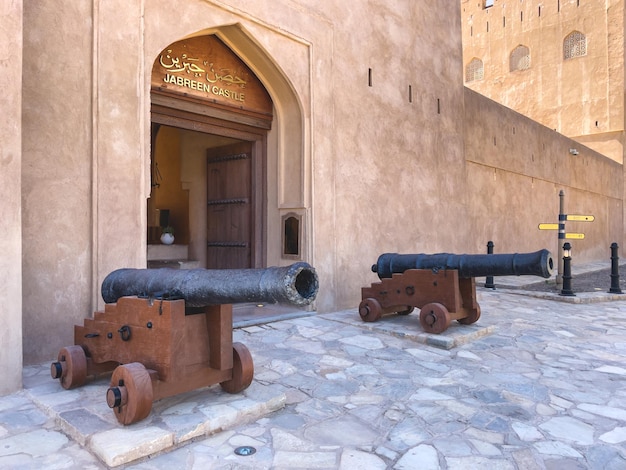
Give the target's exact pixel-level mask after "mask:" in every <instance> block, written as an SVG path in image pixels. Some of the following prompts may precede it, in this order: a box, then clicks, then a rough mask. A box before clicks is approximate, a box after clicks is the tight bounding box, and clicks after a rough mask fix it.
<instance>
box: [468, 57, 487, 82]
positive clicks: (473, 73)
mask: <svg viewBox="0 0 626 470" xmlns="http://www.w3.org/2000/svg"><path fill="white" fill-rule="evenodd" d="M484 74H485V70H484V68H483V61H482V60H480V59H477V58H473V59H472V60H471V61H470V63H469V64H467V67H466V68H465V81H466V82H473V81H475V80H482V79H483V78H484Z"/></svg>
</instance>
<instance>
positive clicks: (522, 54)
mask: <svg viewBox="0 0 626 470" xmlns="http://www.w3.org/2000/svg"><path fill="white" fill-rule="evenodd" d="M529 68H530V49H528V47H526V46H523V45H521V44H520V45H519V46H517V47H516V48H515V49H513V52H511V56H510V57H509V70H510V71H511V72H514V71H516V70H526V69H529Z"/></svg>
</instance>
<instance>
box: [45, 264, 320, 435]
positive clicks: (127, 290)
mask: <svg viewBox="0 0 626 470" xmlns="http://www.w3.org/2000/svg"><path fill="white" fill-rule="evenodd" d="M171 271H175V272H171ZM193 271H194V272H193V273H190V272H189V271H188V272H184V271H177V270H168V269H145V270H118V271H114V272H113V273H111V274H110V275H109V276H107V279H105V282H104V283H103V287H102V290H103V297H104V299H105V302H107V303H106V305H105V307H104V311H99V312H95V313H94V316H93V318H87V319H85V320H84V324H83V325H82V326H79V325H76V326H75V327H74V345H73V346H68V347H65V348H62V349H61V350H60V351H59V354H58V358H57V361H56V362H53V363H52V365H51V367H50V374H51V376H52V378H54V379H59V382H60V383H61V386H62V387H63V388H65V389H72V388H75V387H80V386H81V385H84V384H85V383H86V382H87V380H88V378H89V377H92V376H97V375H99V374H104V373H111V372H112V375H111V381H110V386H109V388H108V390H107V392H106V402H107V404H108V405H109V407H110V408H111V409H113V411H114V414H115V417H116V418H117V420H118V422H120V423H121V424H124V425H127V424H132V423H135V422H137V421H140V420H142V419H144V418H146V417H147V416H148V415H149V414H150V411H151V409H152V402H153V401H156V400H159V399H161V398H165V397H169V396H172V395H176V394H179V393H183V392H187V391H190V390H195V389H198V388H201V387H207V386H211V385H215V384H220V386H221V387H222V389H223V390H224V391H226V392H228V393H239V392H241V391H243V390H245V389H246V388H247V387H248V386H249V385H250V384H251V383H252V379H253V376H254V363H253V360H252V355H251V354H250V352H249V351H248V348H246V346H244V345H243V344H241V343H236V342H233V335H232V328H233V317H232V311H233V309H232V303H244V302H251V301H264V302H280V303H288V304H294V305H299V306H301V305H307V304H310V303H311V302H312V301H313V300H314V299H315V296H316V294H317V289H318V280H317V275H316V273H315V270H314V269H313V268H312V267H311V266H309V265H308V264H306V263H295V264H294V265H291V266H287V267H284V268H267V269H265V270H263V269H261V270H223V271H221V272H220V270H193ZM201 271H210V273H206V272H201ZM246 280H247V281H246ZM105 287H106V290H105Z"/></svg>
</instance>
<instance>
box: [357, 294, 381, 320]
mask: <svg viewBox="0 0 626 470" xmlns="http://www.w3.org/2000/svg"><path fill="white" fill-rule="evenodd" d="M359 315H361V320H363V321H367V322H373V321H376V320H379V319H380V317H382V316H383V308H382V307H381V306H380V302H378V300H376V299H373V298H371V297H368V298H367V299H364V300H362V301H361V303H360V304H359Z"/></svg>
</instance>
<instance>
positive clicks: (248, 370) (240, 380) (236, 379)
mask: <svg viewBox="0 0 626 470" xmlns="http://www.w3.org/2000/svg"><path fill="white" fill-rule="evenodd" d="M253 376H254V362H253V361H252V355H251V354H250V351H248V348H246V347H245V346H244V345H243V344H242V343H233V378H232V379H230V380H227V381H226V382H222V383H220V385H221V386H222V389H223V390H224V391H225V392H228V393H239V392H241V391H242V390H245V389H246V388H248V387H249V386H250V384H251V383H252V377H253Z"/></svg>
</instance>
